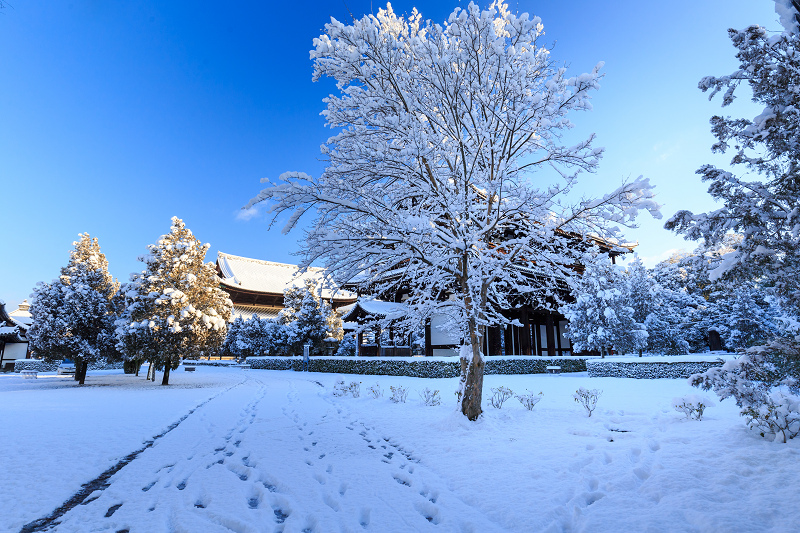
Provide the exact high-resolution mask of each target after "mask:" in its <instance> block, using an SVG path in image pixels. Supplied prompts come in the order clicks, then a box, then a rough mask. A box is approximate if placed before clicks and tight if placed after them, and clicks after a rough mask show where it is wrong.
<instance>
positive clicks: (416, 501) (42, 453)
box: [0, 367, 800, 532]
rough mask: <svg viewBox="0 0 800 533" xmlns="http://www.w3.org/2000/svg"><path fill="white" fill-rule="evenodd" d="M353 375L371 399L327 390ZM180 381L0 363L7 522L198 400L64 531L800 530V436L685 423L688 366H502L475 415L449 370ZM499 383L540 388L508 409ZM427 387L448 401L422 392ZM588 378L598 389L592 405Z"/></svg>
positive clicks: (44, 509) (200, 372)
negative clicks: (69, 373) (539, 371)
mask: <svg viewBox="0 0 800 533" xmlns="http://www.w3.org/2000/svg"><path fill="white" fill-rule="evenodd" d="M340 379H343V380H344V381H345V382H346V383H350V382H351V381H354V380H355V381H361V382H362V383H361V391H362V393H361V396H360V397H359V398H353V397H351V396H344V397H336V396H333V394H332V391H333V386H334V384H335V383H336V381H337V380H340ZM172 381H173V385H170V386H169V387H161V386H159V385H155V384H152V383H148V382H146V381H145V380H144V379H143V378H141V377H134V376H127V375H123V374H121V373H120V372H118V371H116V372H114V371H107V372H90V373H89V376H88V378H87V383H88V384H89V385H88V386H85V387H83V388H79V387H77V386H75V385H74V382H73V381H71V380H69V379H67V378H59V377H56V376H54V375H47V374H44V375H43V374H40V378H39V379H38V380H23V379H22V378H21V377H20V376H18V375H2V376H0V395H1V396H2V398H3V401H2V403H0V420H2V421H3V424H2V430H1V431H2V437H1V438H2V442H3V444H4V455H3V461H2V463H0V477H1V478H2V479H3V480H4V481H3V483H1V484H0V501H2V502H3V508H4V512H3V513H2V514H0V531H18V530H19V529H20V528H21V527H22V526H23V525H24V524H26V523H29V522H31V521H33V520H35V519H38V518H42V517H44V516H47V515H49V514H50V513H51V512H52V511H53V510H54V509H55V508H56V507H58V506H59V505H60V504H61V503H62V502H64V501H65V500H67V499H68V498H69V497H70V496H71V495H72V494H74V493H75V492H77V491H78V490H79V488H80V485H81V484H82V483H85V482H88V481H90V480H91V479H94V478H95V477H97V476H98V475H99V474H100V473H102V472H103V471H105V470H106V469H108V468H109V467H110V466H112V465H113V464H115V463H116V462H117V461H119V460H120V459H121V458H122V457H124V456H126V455H127V454H129V453H131V452H133V451H135V450H138V449H140V448H141V447H142V446H143V443H145V441H147V440H148V439H152V438H153V437H154V436H156V435H158V434H160V433H162V432H164V431H165V429H167V427H168V426H169V425H170V424H173V423H174V422H176V421H178V420H180V419H181V418H182V417H184V416H186V415H187V413H189V411H190V410H191V409H193V408H195V407H197V406H198V405H200V407H197V408H196V410H195V411H194V412H192V413H191V414H190V415H188V416H186V418H185V419H184V420H183V421H182V422H181V423H180V424H178V425H177V426H176V427H175V428H174V429H173V430H171V431H169V432H168V433H166V434H165V435H164V436H163V437H162V438H159V439H158V440H156V441H155V443H154V444H153V445H152V447H151V448H149V449H146V450H145V451H143V452H142V453H141V454H139V455H138V456H137V457H136V458H135V459H133V460H132V461H131V462H130V463H129V464H127V465H126V466H124V467H123V468H122V469H121V470H119V472H117V473H116V474H115V475H114V476H112V477H111V478H110V479H109V480H108V481H109V485H108V487H107V488H105V489H104V490H98V491H95V493H93V494H92V496H91V497H90V498H89V500H91V501H89V503H87V504H86V505H81V506H78V507H77V508H75V509H73V510H71V511H68V512H67V513H66V514H65V515H64V516H63V517H62V518H61V519H60V524H59V525H58V527H57V528H56V531H59V532H60V531H65V532H70V531H81V532H83V531H90V530H103V531H119V530H124V529H129V530H130V531H132V532H136V531H146V532H161V531H204V532H214V531H276V530H277V531H281V530H283V531H287V532H289V531H301V530H308V531H315V532H326V531H362V530H366V531H381V532H392V531H448V532H449V531H476V532H491V531H525V532H528V531H548V532H556V531H592V532H595V531H601V532H602V531H797V530H800V518H798V516H797V513H795V512H794V511H793V509H796V508H797V505H798V504H800V497H799V496H798V494H797V491H796V480H797V478H798V474H800V461H798V458H800V442H797V441H789V443H788V444H776V443H772V442H767V441H766V440H765V439H762V438H761V437H759V436H758V435H757V434H755V433H753V432H751V431H749V430H747V428H746V427H745V425H744V421H743V420H742V419H741V418H740V417H739V416H738V409H737V408H736V406H735V405H734V404H733V402H730V401H725V402H721V403H718V405H716V406H713V407H709V408H708V409H707V410H706V412H705V414H704V417H703V420H702V421H696V420H687V419H686V418H685V417H684V416H683V415H682V414H680V413H678V412H676V411H675V410H674V409H673V408H672V407H671V403H672V399H673V398H676V397H682V396H686V395H687V394H694V393H696V392H697V391H696V389H693V388H691V387H690V386H688V385H687V384H686V382H685V381H684V380H632V379H618V378H589V377H587V375H586V374H585V373H580V374H562V375H558V376H554V375H532V376H494V375H490V376H486V377H485V389H484V390H485V398H484V407H485V411H484V414H483V416H482V417H481V418H480V419H479V420H478V421H477V422H476V423H471V422H468V421H467V420H466V419H465V418H464V417H463V416H462V415H460V414H458V413H457V412H455V409H454V407H455V405H454V404H455V401H454V392H455V390H456V387H457V386H458V380H457V379H455V378H454V379H416V378H406V377H389V376H353V375H335V374H318V373H298V372H291V371H256V370H250V371H244V370H233V369H226V368H213V367H198V368H197V371H196V372H194V373H188V372H182V371H180V370H178V371H176V372H174V373H173V378H172ZM375 383H378V384H379V386H380V387H381V388H382V389H383V390H384V391H385V392H386V394H385V395H384V396H383V397H382V398H378V399H373V398H372V397H371V396H370V395H369V394H368V393H367V387H369V386H371V385H374V384H375ZM501 385H502V386H505V387H508V388H511V389H512V390H514V391H515V393H517V394H522V393H525V392H526V390H527V392H530V393H534V394H537V393H538V392H540V391H541V392H543V397H542V400H541V402H540V403H539V404H538V405H536V406H535V407H534V409H533V410H532V411H527V410H525V409H524V407H523V406H522V405H521V404H520V403H519V402H518V401H516V400H515V399H510V400H508V401H507V402H506V403H505V404H504V405H503V408H502V409H495V408H492V407H491V406H490V405H489V401H488V397H486V396H488V395H489V394H491V392H490V390H491V388H496V387H499V386H501ZM390 386H405V387H408V388H409V390H410V394H409V396H408V403H405V404H395V403H392V402H391V401H390V400H389V391H388V389H389V387H390ZM426 387H428V388H431V389H439V390H440V391H441V396H442V398H443V405H441V406H436V407H428V406H425V405H423V402H422V399H421V398H420V396H419V392H420V391H422V390H423V389H424V388H426ZM579 387H586V388H588V389H600V390H602V391H603V394H602V395H601V396H600V399H599V402H598V406H597V410H596V411H595V412H594V413H593V415H592V417H591V418H588V417H587V416H586V413H585V411H584V410H583V408H582V407H581V406H580V405H578V404H576V403H575V402H574V401H573V399H572V395H573V393H574V392H575V391H576V390H577V389H578V388H579ZM209 399H210V400H209ZM207 400H208V401H207ZM206 401H207V402H206ZM204 402H206V403H204ZM107 515H108V516H107Z"/></svg>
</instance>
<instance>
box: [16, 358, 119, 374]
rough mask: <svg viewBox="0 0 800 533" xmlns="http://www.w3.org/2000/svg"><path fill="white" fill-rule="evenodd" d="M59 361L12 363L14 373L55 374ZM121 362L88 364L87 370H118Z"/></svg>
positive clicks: (22, 361) (21, 361)
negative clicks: (28, 371) (29, 371)
mask: <svg viewBox="0 0 800 533" xmlns="http://www.w3.org/2000/svg"><path fill="white" fill-rule="evenodd" d="M60 364H61V361H54V362H52V363H48V362H47V361H45V360H44V359H17V360H16V361H14V372H21V371H23V370H35V371H36V372H55V371H56V370H58V365H60ZM121 368H122V361H117V362H116V363H104V362H103V363H90V364H89V370H120V369H121Z"/></svg>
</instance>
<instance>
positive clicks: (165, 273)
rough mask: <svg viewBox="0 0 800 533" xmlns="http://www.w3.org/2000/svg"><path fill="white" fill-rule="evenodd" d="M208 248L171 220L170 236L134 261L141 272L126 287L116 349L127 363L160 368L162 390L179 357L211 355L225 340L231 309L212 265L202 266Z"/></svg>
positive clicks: (182, 226)
mask: <svg viewBox="0 0 800 533" xmlns="http://www.w3.org/2000/svg"><path fill="white" fill-rule="evenodd" d="M208 248H209V245H208V244H202V243H201V242H200V241H199V240H198V239H197V238H196V237H195V236H194V235H192V232H191V231H190V230H189V229H188V228H186V225H185V224H184V223H183V221H182V220H181V219H179V218H177V217H173V218H172V227H171V228H170V232H169V233H168V234H166V235H163V236H162V237H161V238H160V239H159V240H158V242H157V243H156V244H151V245H149V246H148V251H149V253H148V254H147V255H144V256H141V257H140V258H139V260H140V261H142V262H143V263H144V264H145V269H144V270H143V271H142V272H140V273H135V274H131V282H130V283H129V284H127V285H126V287H125V298H126V304H127V305H126V310H125V313H124V315H123V317H122V318H121V319H120V320H119V321H118V322H117V329H116V333H117V339H118V346H119V347H120V349H121V350H123V351H124V352H125V354H126V358H128V359H139V358H142V359H144V360H147V361H150V362H151V363H152V364H153V365H154V366H155V367H156V368H163V369H164V377H163V379H162V384H163V385H167V384H169V371H170V369H175V368H177V367H178V365H179V364H180V360H181V358H182V357H183V358H187V359H197V358H199V357H202V356H207V355H213V354H215V353H217V351H218V350H219V349H220V348H221V346H222V343H223V341H224V339H225V332H226V329H227V322H228V319H229V318H230V316H231V309H232V307H233V303H232V302H231V300H230V298H229V297H228V293H226V292H225V291H223V290H222V289H220V288H219V283H218V280H217V276H216V269H215V267H214V264H213V263H204V262H203V261H204V259H205V255H206V252H207V251H208Z"/></svg>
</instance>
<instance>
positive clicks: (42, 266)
mask: <svg viewBox="0 0 800 533" xmlns="http://www.w3.org/2000/svg"><path fill="white" fill-rule="evenodd" d="M383 5H384V4H382V3H380V2H370V1H363V0H346V5H345V2H343V1H341V0H336V1H334V0H332V1H330V2H303V1H296V2H281V3H273V2H263V1H261V2H255V1H254V2H239V3H234V4H227V5H226V4H224V3H219V2H208V1H205V0H200V1H194V2H182V1H181V2H179V1H171V2H155V1H148V0H142V1H139V2H122V1H102V0H72V1H71V2H70V1H59V2H52V1H43V0H40V1H34V0H15V1H13V2H12V6H13V7H12V8H8V9H5V10H4V11H3V14H2V15H0V50H2V51H3V53H2V55H0V95H2V97H0V200H1V201H2V215H3V216H2V218H3V225H2V226H3V232H2V234H3V237H2V241H1V242H2V246H1V247H0V299H3V300H5V301H6V303H7V304H8V306H9V307H10V308H11V309H15V308H16V304H18V303H19V302H20V301H21V300H22V299H23V298H26V297H28V295H29V294H30V293H31V291H32V289H33V287H34V285H35V284H36V282H38V281H43V280H44V281H49V280H51V279H52V278H54V277H56V276H57V275H58V273H59V268H60V267H62V266H63V265H65V264H66V262H67V260H68V256H69V250H70V249H71V248H72V242H73V241H74V240H76V238H77V235H78V234H79V233H82V232H89V233H90V234H91V235H92V236H96V237H98V238H99V241H100V245H101V248H102V249H103V251H104V252H105V254H106V256H107V258H108V260H109V267H110V270H111V273H112V274H113V275H114V276H115V277H117V278H119V279H120V280H122V281H127V279H128V275H129V274H130V273H131V272H134V271H137V270H140V268H141V267H140V265H141V263H139V262H137V257H138V256H139V255H141V254H143V253H145V251H146V246H147V244H149V243H153V242H155V241H156V240H157V239H158V237H159V236H160V235H162V234H164V233H166V232H167V231H168V230H169V226H170V218H171V217H172V216H174V215H176V216H179V217H181V218H183V219H184V220H185V222H186V224H187V226H188V227H189V228H191V229H192V230H193V231H194V233H195V234H196V235H197V236H198V238H200V239H201V240H202V241H204V242H209V243H210V244H211V251H210V253H209V256H208V257H207V259H208V260H209V261H213V260H214V259H215V257H216V253H217V251H219V250H221V251H224V252H227V253H232V254H236V255H243V256H249V257H255V258H260V259H268V260H274V261H279V262H296V261H297V258H296V257H294V256H293V255H292V252H294V251H295V250H296V249H297V245H296V242H297V239H299V238H302V232H297V233H292V234H290V235H288V236H283V235H281V234H280V231H279V229H280V226H278V228H277V229H273V230H271V231H268V228H267V222H266V219H265V218H263V217H255V218H252V219H250V220H242V219H241V218H237V214H238V212H239V208H240V207H241V206H242V205H244V204H245V203H246V202H247V201H248V200H249V199H250V198H251V197H252V196H254V195H255V194H257V193H258V191H259V190H260V189H261V184H260V179H261V178H262V177H269V178H275V177H277V176H278V175H279V174H281V173H282V172H284V171H288V170H302V171H305V172H308V173H309V174H312V175H319V173H320V171H321V170H322V164H321V163H320V161H319V146H320V144H322V143H323V142H324V141H325V139H326V138H327V137H328V136H329V134H330V130H326V129H325V127H324V121H323V119H322V118H321V117H320V116H319V113H320V111H322V109H323V104H322V101H321V100H322V98H323V97H325V96H326V95H327V94H328V93H330V92H331V91H332V90H333V85H332V83H330V82H329V81H323V82H319V83H312V82H311V70H312V65H311V62H310V61H309V58H308V52H309V50H310V49H311V46H312V39H313V38H314V37H317V36H319V35H320V34H321V33H322V31H323V27H324V25H325V23H326V22H327V21H328V20H329V18H330V17H331V16H333V17H335V18H337V19H339V20H343V21H344V20H347V19H348V18H349V14H348V8H349V11H350V12H352V13H353V14H354V15H356V16H357V17H358V16H361V15H363V14H366V13H369V12H373V11H377V9H378V8H379V7H382V6H383ZM392 5H393V7H394V9H395V11H396V12H399V13H409V12H410V11H411V9H412V7H414V6H416V7H417V8H418V9H419V10H420V11H421V12H422V15H423V17H424V18H430V19H433V20H434V21H437V22H442V21H444V19H445V18H446V16H447V14H449V13H450V12H451V11H452V9H453V8H454V7H456V6H457V5H459V3H458V2H457V1H450V2H442V1H435V2H434V1H416V2H415V1H411V0H408V1H406V0H402V1H397V2H393V4H392ZM510 6H511V8H512V9H517V10H519V11H525V12H528V13H532V14H535V15H538V16H540V17H541V18H542V21H543V23H544V27H545V31H546V35H547V39H546V40H547V41H548V42H549V43H555V48H554V50H553V57H554V58H555V59H556V60H557V61H559V62H561V63H564V64H567V65H568V68H569V71H570V72H571V73H573V74H579V73H581V72H585V71H588V70H590V69H591V68H592V67H593V66H594V65H595V64H596V63H597V62H598V61H605V67H604V69H603V72H604V73H605V78H604V79H603V81H602V88H601V90H600V91H599V92H597V93H596V94H595V96H594V100H593V105H594V111H592V112H590V113H580V114H576V115H573V116H572V117H571V118H572V120H573V122H574V123H575V124H576V128H575V135H576V136H579V135H580V136H585V135H586V134H588V133H590V132H595V133H597V136H598V140H597V144H598V146H603V147H605V148H606V154H605V157H604V159H603V161H602V162H601V165H600V170H599V172H598V173H597V174H595V175H591V176H587V177H586V178H585V191H586V193H587V194H598V193H601V192H603V191H607V190H610V189H612V188H614V187H616V186H617V185H619V183H620V181H621V180H622V179H623V178H625V177H628V176H633V177H635V176H638V175H639V174H643V175H644V176H646V177H649V178H650V179H651V182H653V183H654V184H656V185H657V189H656V190H657V192H658V200H659V201H660V202H661V203H662V204H663V205H664V207H663V212H664V215H665V219H666V217H668V216H670V215H672V214H673V213H674V212H675V211H677V210H678V209H691V210H694V211H704V210H708V209H711V208H713V207H714V204H713V203H712V202H711V201H710V199H709V198H708V195H707V194H706V193H705V191H706V188H707V187H706V185H704V184H702V183H701V182H700V181H699V179H698V177H697V176H696V175H695V173H694V172H695V170H696V169H697V168H698V167H699V166H700V165H701V164H704V163H709V162H715V163H718V164H724V163H725V161H726V158H724V157H723V158H719V157H715V156H712V154H711V152H710V146H711V143H712V142H713V138H712V137H711V134H710V133H709V127H708V119H709V118H710V117H711V116H712V114H714V113H719V112H720V107H719V101H718V99H717V100H715V101H713V102H708V100H707V96H706V95H704V94H703V93H701V92H700V91H699V90H698V89H697V82H698V81H699V79H700V78H701V77H703V76H705V75H711V74H714V75H722V74H728V73H730V72H731V71H732V70H734V69H735V67H736V62H735V58H734V50H733V47H732V46H731V45H730V41H729V40H728V37H727V33H726V30H727V28H729V27H735V28H742V27H745V26H747V25H749V24H754V23H758V24H761V25H763V26H766V27H767V28H769V29H774V30H777V29H778V28H779V26H778V24H777V16H776V15H775V13H774V3H773V2H771V1H769V0H703V1H697V0H674V1H672V2H643V1H628V0H617V1H615V2H596V1H588V0H574V1H572V2H568V3H567V2H554V1H542V0H539V1H523V0H520V1H519V2H516V1H513V0H512V1H511V2H510ZM753 109H754V108H753V107H752V105H751V104H748V103H747V102H744V101H743V102H740V103H739V104H737V106H735V107H734V108H732V110H731V111H730V112H731V113H732V114H735V115H744V116H748V117H749V116H752V112H753ZM726 113H728V112H727V111H726ZM663 222H664V220H661V221H653V220H651V219H649V216H648V215H643V217H642V220H641V228H639V229H638V230H634V231H630V232H628V235H629V237H630V240H634V241H637V240H638V241H639V243H640V246H639V248H638V250H639V254H640V255H641V256H643V257H644V258H646V259H647V260H648V262H649V263H651V264H652V263H653V262H654V261H655V260H656V258H657V257H659V256H661V255H662V254H664V253H665V252H666V251H668V250H670V249H673V248H682V247H683V248H689V249H691V248H692V247H693V245H692V244H691V243H686V242H685V241H683V240H682V238H681V237H679V236H675V235H672V234H670V233H669V232H666V231H665V230H663V229H662V225H663Z"/></svg>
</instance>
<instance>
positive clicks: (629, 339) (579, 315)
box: [561, 250, 647, 354]
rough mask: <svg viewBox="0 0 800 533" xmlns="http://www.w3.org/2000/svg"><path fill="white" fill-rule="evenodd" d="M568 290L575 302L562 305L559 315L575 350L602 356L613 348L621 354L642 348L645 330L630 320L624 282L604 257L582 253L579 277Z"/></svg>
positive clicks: (597, 253) (629, 307)
mask: <svg viewBox="0 0 800 533" xmlns="http://www.w3.org/2000/svg"><path fill="white" fill-rule="evenodd" d="M572 289H573V293H572V294H573V297H574V298H575V301H574V302H571V303H568V304H565V305H562V306H561V313H562V314H563V315H564V316H565V317H566V318H567V320H569V325H568V326H567V331H568V332H569V336H570V338H571V339H572V342H573V344H574V346H575V349H576V350H577V351H584V350H596V351H599V352H601V353H605V350H606V349H607V348H611V347H614V348H616V350H617V351H619V352H620V353H623V354H625V353H633V352H635V351H637V350H640V349H642V348H644V346H645V345H646V344H647V331H646V330H645V329H644V325H643V324H642V323H640V322H637V321H636V320H635V319H634V312H635V311H634V309H633V307H631V306H630V305H629V299H630V294H629V292H628V286H627V284H626V280H625V279H624V278H623V275H622V273H621V272H620V270H619V269H618V267H617V266H615V265H613V264H611V261H610V260H609V258H608V257H607V256H606V255H605V254H603V253H600V252H599V251H598V250H594V251H593V252H592V253H591V254H586V258H585V260H584V272H583V275H582V276H580V277H578V278H577V279H575V280H573V287H572Z"/></svg>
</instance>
